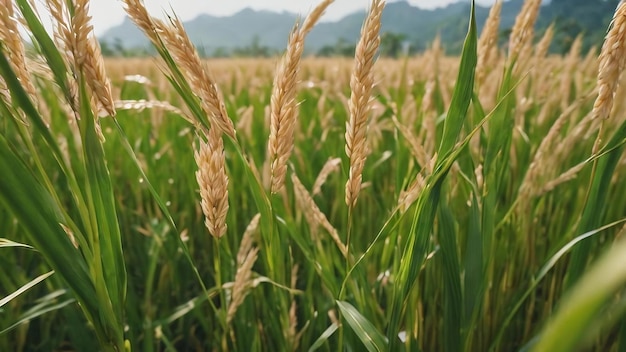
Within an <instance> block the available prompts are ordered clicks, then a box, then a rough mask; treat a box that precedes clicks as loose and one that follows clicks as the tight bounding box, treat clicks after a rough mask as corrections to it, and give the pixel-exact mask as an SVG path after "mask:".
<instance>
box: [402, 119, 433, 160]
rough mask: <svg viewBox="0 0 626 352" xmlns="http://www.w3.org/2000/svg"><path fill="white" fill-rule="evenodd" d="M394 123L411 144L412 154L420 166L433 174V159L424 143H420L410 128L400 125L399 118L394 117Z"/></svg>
mask: <svg viewBox="0 0 626 352" xmlns="http://www.w3.org/2000/svg"><path fill="white" fill-rule="evenodd" d="M392 121H393V123H394V124H395V125H396V129H397V130H398V131H399V132H400V134H401V135H402V136H403V137H404V139H406V141H407V142H408V143H409V150H410V151H411V154H412V155H413V157H414V158H415V160H416V161H417V163H418V164H419V165H420V167H422V168H425V169H427V170H428V172H431V171H432V170H431V169H430V168H429V166H430V160H431V157H430V156H429V155H428V152H426V149H425V148H424V146H423V145H422V143H420V141H419V140H418V138H417V137H416V136H415V134H413V132H412V131H411V129H410V128H409V127H408V126H405V125H403V124H402V123H400V121H398V118H397V117H395V116H392Z"/></svg>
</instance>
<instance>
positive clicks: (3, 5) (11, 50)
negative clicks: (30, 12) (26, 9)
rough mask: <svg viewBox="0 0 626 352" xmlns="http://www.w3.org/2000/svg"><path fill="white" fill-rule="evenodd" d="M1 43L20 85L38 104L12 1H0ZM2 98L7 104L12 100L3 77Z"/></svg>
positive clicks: (0, 88) (1, 83)
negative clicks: (9, 97)
mask: <svg viewBox="0 0 626 352" xmlns="http://www.w3.org/2000/svg"><path fill="white" fill-rule="evenodd" d="M0 42H1V43H2V44H3V50H4V53H5V55H6V56H7V58H8V59H9V63H10V64H11V66H12V68H13V71H15V74H16V75H17V78H18V79H19V81H20V84H21V85H22V87H24V90H25V91H26V93H28V95H29V96H30V98H31V99H32V101H33V102H37V91H36V90H35V86H34V85H33V83H32V81H31V79H30V75H29V73H28V69H27V68H26V56H25V51H24V43H23V42H22V39H21V36H20V34H19V31H18V17H17V13H16V12H15V9H14V5H13V1H12V0H0ZM0 97H3V98H4V99H5V101H7V102H8V101H9V100H10V99H8V91H7V88H6V85H5V84H4V81H3V79H2V78H1V77H0Z"/></svg>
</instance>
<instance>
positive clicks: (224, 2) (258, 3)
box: [90, 0, 494, 34]
mask: <svg viewBox="0 0 626 352" xmlns="http://www.w3.org/2000/svg"><path fill="white" fill-rule="evenodd" d="M144 1H145V4H146V7H148V10H149V11H150V13H151V14H153V15H155V16H161V15H162V14H163V11H164V10H167V11H169V10H170V8H173V9H174V11H175V12H176V14H178V16H179V17H180V18H181V19H182V20H184V21H186V20H190V19H193V18H195V17H196V16H198V15H199V14H201V13H208V14H211V15H216V16H225V15H231V14H233V13H235V12H237V11H240V10H242V9H244V8H246V7H251V8H253V9H256V10H272V11H289V12H294V13H297V14H302V15H305V14H307V13H308V12H309V11H310V10H311V9H312V8H313V7H314V6H315V5H316V4H318V3H319V1H320V0H144ZM388 1H390V0H388ZM391 1H393V0H391ZM459 1H466V2H468V3H469V1H470V0H409V3H411V4H412V5H414V6H419V7H421V8H429V9H432V8H435V7H439V6H445V5H448V4H450V3H453V2H459ZM493 2H494V0H477V3H479V4H482V5H486V4H492V3H493ZM90 3H91V15H92V16H93V25H94V29H95V32H96V34H101V33H102V32H104V31H106V30H107V29H108V28H109V27H112V26H115V25H118V24H120V23H121V22H122V21H123V19H124V16H125V12H124V10H123V8H122V1H121V0H91V2H90ZM369 3H370V1H369V0H335V2H334V3H332V4H331V5H330V7H329V8H328V10H327V11H326V14H325V15H324V17H323V18H322V20H337V19H340V18H341V17H343V16H345V15H347V14H349V13H351V12H354V11H357V10H362V9H365V8H366V7H367V6H368V4H369Z"/></svg>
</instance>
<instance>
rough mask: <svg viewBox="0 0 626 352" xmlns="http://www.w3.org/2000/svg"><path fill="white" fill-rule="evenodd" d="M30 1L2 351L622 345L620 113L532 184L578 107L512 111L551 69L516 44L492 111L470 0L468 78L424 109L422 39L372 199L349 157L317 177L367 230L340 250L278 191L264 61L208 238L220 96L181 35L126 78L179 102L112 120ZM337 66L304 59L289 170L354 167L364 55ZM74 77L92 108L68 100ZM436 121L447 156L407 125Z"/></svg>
mask: <svg viewBox="0 0 626 352" xmlns="http://www.w3.org/2000/svg"><path fill="white" fill-rule="evenodd" d="M18 4H19V8H20V11H21V13H22V15H23V17H24V18H25V20H26V22H27V24H28V27H29V29H30V32H31V34H32V38H33V41H34V44H35V45H34V50H37V51H38V54H40V57H41V58H42V59H43V60H45V62H46V64H47V65H48V66H49V68H50V72H48V73H47V75H45V76H44V75H42V74H41V73H34V74H33V78H34V82H35V83H36V85H37V87H38V89H39V90H40V91H39V94H38V95H37V96H36V97H35V98H36V100H35V101H33V100H32V97H30V96H29V95H28V94H27V93H26V92H25V91H24V88H23V87H22V85H21V82H20V80H19V79H18V78H17V77H16V75H15V73H14V72H13V70H12V68H11V65H10V62H9V61H8V58H7V55H6V54H5V52H4V51H2V54H1V55H0V75H1V77H2V80H3V82H5V83H6V85H7V87H8V88H9V91H10V100H9V101H6V100H4V98H0V116H1V117H0V170H2V171H3V175H2V177H0V228H1V229H2V238H1V239H0V251H1V252H2V253H1V254H2V255H0V267H1V268H3V269H1V270H2V273H1V275H0V292H2V297H0V350H11V351H13V350H14V351H30V350H41V349H44V350H61V349H66V348H70V349H74V350H93V349H101V350H110V351H122V350H131V349H134V350H139V351H147V352H149V351H161V350H168V351H174V350H180V351H186V350H224V351H225V350H232V351H289V350H291V351H295V350H310V351H317V350H320V351H337V350H340V351H360V350H368V351H387V350H390V351H419V350H424V351H431V350H442V349H443V350H449V351H487V350H491V351H500V350H506V351H509V350H519V349H520V348H522V349H524V348H525V349H531V348H535V349H536V350H537V351H553V350H556V349H559V350H572V349H574V348H576V347H577V346H579V343H584V344H585V346H588V347H590V348H596V349H600V348H602V349H603V350H604V349H606V350H610V349H611V348H612V349H618V348H623V347H624V341H626V340H625V339H626V329H625V328H624V323H623V314H620V313H623V312H624V311H625V310H626V309H625V307H626V303H625V300H624V298H623V294H624V291H623V287H624V282H626V275H625V274H624V270H623V268H624V267H626V265H625V263H624V259H623V258H625V256H624V253H626V248H625V245H624V241H623V240H622V241H619V242H615V241H614V240H613V238H614V236H615V235H616V234H618V233H622V234H623V231H624V230H623V229H624V228H623V227H622V230H619V227H621V226H623V223H624V221H625V219H623V218H624V214H626V193H625V192H626V190H624V188H623V186H621V184H620V183H619V181H617V182H616V180H619V178H620V177H622V178H623V176H624V175H623V174H624V172H625V171H626V170H625V168H624V165H623V160H624V159H623V158H624V153H623V151H624V150H623V149H624V143H625V142H626V122H620V123H618V124H616V127H617V128H610V129H609V128H607V129H603V130H602V133H604V134H605V136H603V138H602V139H601V142H600V144H598V149H597V150H598V151H597V153H595V154H593V152H592V151H593V149H592V148H593V145H594V138H588V139H585V140H580V141H578V143H576V144H574V145H572V147H571V148H570V150H568V151H567V153H566V154H565V155H563V160H562V161H561V160H559V162H563V165H553V167H554V168H555V169H556V168H559V170H560V167H564V166H566V165H568V163H570V162H576V163H578V162H584V165H585V168H584V169H583V170H582V171H581V172H580V173H579V174H578V175H577V177H578V178H577V179H574V180H571V181H569V182H567V183H563V184H561V185H560V186H558V187H557V188H556V189H555V190H552V191H549V192H545V193H542V194H540V195H532V196H529V197H528V198H522V197H524V196H527V195H524V194H522V192H520V186H521V183H522V182H523V179H524V175H525V173H526V172H527V171H528V169H529V167H530V164H531V162H532V156H533V155H534V154H535V152H536V151H537V149H538V146H539V145H540V144H541V142H542V141H543V140H544V137H545V136H546V135H547V133H548V131H549V130H550V128H551V124H552V122H553V121H554V120H555V119H556V118H557V117H558V115H559V114H560V113H561V111H560V110H559V109H558V108H555V109H554V111H553V110H550V111H549V113H548V115H547V116H544V117H542V118H543V119H544V121H543V122H541V121H540V119H539V111H543V110H541V104H542V103H543V102H542V101H537V102H531V103H530V104H529V105H530V107H529V108H527V109H526V110H524V114H523V116H521V117H520V115H518V114H517V113H518V112H519V111H520V109H521V108H522V107H521V106H520V105H521V104H520V100H519V97H520V96H523V97H526V96H528V95H531V96H532V95H533V94H534V93H536V92H532V89H534V88H535V87H538V85H537V82H533V81H531V80H530V79H529V78H528V77H519V76H518V75H517V74H516V71H515V66H514V65H515V63H514V62H509V63H508V64H507V65H506V67H505V68H504V70H503V72H502V77H501V78H500V80H499V83H498V85H497V86H495V88H496V89H494V90H493V91H494V92H495V93H494V95H495V96H494V97H493V98H494V100H495V103H494V104H493V106H492V107H490V108H489V109H488V110H487V109H486V108H485V106H486V104H487V103H486V102H481V97H479V94H478V90H479V89H480V88H481V87H475V85H474V70H475V66H476V61H477V48H476V46H477V36H478V28H477V18H478V17H479V16H478V15H479V14H478V13H477V12H475V10H477V8H476V9H475V8H474V7H472V9H471V11H470V12H469V15H470V18H469V30H466V29H467V27H466V25H467V22H468V21H467V16H468V12H464V17H463V18H464V22H463V27H464V31H465V32H466V37H465V41H464V42H463V46H462V55H461V57H460V60H459V62H458V66H457V63H454V66H451V67H454V69H458V74H456V81H455V85H454V88H453V89H448V87H447V84H448V83H447V82H446V81H445V79H444V77H446V76H445V74H444V73H441V72H438V73H437V74H438V75H439V76H437V77H435V78H434V79H436V80H437V81H438V82H437V84H435V85H433V87H432V89H433V90H434V92H433V97H434V98H433V100H434V102H433V103H432V107H431V108H430V110H428V111H420V112H419V113H418V112H417V111H418V110H419V109H420V106H421V105H422V104H425V102H424V100H425V98H424V94H425V93H424V91H425V90H426V85H427V83H428V82H425V81H424V77H422V76H428V74H430V72H417V73H416V72H412V70H413V66H411V65H412V63H411V62H409V60H408V59H406V61H404V62H403V63H402V66H401V67H400V68H399V69H398V68H393V69H395V70H396V71H395V72H394V74H393V75H390V76H381V77H384V78H386V79H385V80H381V81H380V84H378V85H377V87H376V88H375V91H374V93H375V94H376V100H375V102H373V105H374V106H376V109H375V110H374V112H372V116H371V119H370V121H369V124H370V127H371V130H370V131H371V133H370V137H369V138H371V140H370V141H371V142H372V143H371V153H370V155H369V156H368V162H367V165H366V168H365V171H364V175H363V178H364V181H365V184H364V185H365V186H364V188H363V189H362V191H361V196H360V197H361V198H360V199H359V203H358V205H357V206H356V207H355V208H354V209H351V210H348V208H347V206H346V205H345V202H344V197H343V192H344V185H345V181H346V179H347V175H346V174H345V171H344V172H343V173H342V172H337V173H332V174H330V175H329V176H328V179H327V180H326V183H324V184H323V186H322V188H321V189H320V191H319V193H317V194H314V195H312V198H313V201H314V202H315V204H316V205H317V207H318V208H319V209H320V211H321V212H322V213H323V214H324V215H325V217H326V218H327V219H328V221H329V223H330V224H331V225H332V226H333V227H334V228H335V229H336V230H337V235H338V236H339V240H340V241H342V242H344V243H345V242H346V240H347V238H348V234H350V248H349V253H347V255H345V256H344V255H343V254H342V252H341V251H340V250H339V249H338V247H337V245H336V244H335V242H334V241H333V240H332V239H331V238H330V236H329V235H328V232H327V230H328V229H324V228H320V227H319V226H314V225H312V224H311V223H310V222H309V221H308V220H307V216H308V215H310V214H309V213H307V211H306V210H305V209H302V208H301V207H300V206H298V205H297V202H296V194H295V190H294V187H293V185H292V184H291V183H290V182H287V185H286V190H285V192H284V193H283V194H277V195H271V194H269V192H268V190H267V189H266V187H265V185H264V181H265V180H264V177H263V171H262V170H263V166H264V164H265V162H266V160H265V154H266V143H267V139H268V137H267V136H268V134H269V128H268V126H267V124H266V123H265V118H266V109H267V107H268V106H270V103H271V102H270V95H271V89H272V87H271V84H270V82H271V73H268V72H264V71H263V69H262V66H261V65H259V67H235V68H234V69H232V70H233V72H235V73H233V74H232V76H228V77H229V78H228V79H223V80H221V81H220V88H221V90H222V92H223V95H224V97H225V103H226V109H227V110H228V113H229V114H230V116H232V118H233V120H234V123H235V124H236V125H238V126H239V127H238V129H237V134H236V138H229V137H225V140H224V144H225V153H226V169H227V173H228V176H229V182H230V183H229V203H230V209H229V213H228V218H227V223H228V232H227V234H226V235H225V236H224V237H223V238H221V239H219V240H218V239H214V238H212V237H211V236H210V235H209V234H208V232H207V230H206V228H205V226H204V218H203V215H202V210H201V208H200V204H199V203H200V199H199V195H198V191H197V189H198V185H197V182H196V179H195V174H194V173H195V171H196V169H197V165H196V164H195V161H194V158H193V154H194V150H195V145H196V144H197V142H198V133H200V132H199V131H200V130H201V129H203V128H208V127H210V120H209V116H207V114H206V112H205V111H204V110H203V109H202V106H201V101H200V100H199V98H198V96H197V95H196V94H195V93H194V92H193V91H192V89H191V85H190V84H189V82H188V81H187V80H186V79H185V75H184V74H183V72H182V71H181V69H180V67H179V66H178V63H177V62H176V61H175V60H174V59H173V58H172V56H171V55H170V53H169V52H168V51H167V49H166V48H165V46H163V45H160V44H159V43H157V45H156V46H155V48H153V49H152V50H154V51H155V52H157V53H158V54H159V56H160V59H159V60H161V61H160V66H159V69H160V70H155V72H153V73H152V75H151V76H150V77H148V78H150V79H151V80H153V82H163V83H165V84H155V83H152V84H140V83H138V82H131V81H121V80H116V81H115V82H114V84H115V86H116V88H117V89H118V90H119V98H120V99H121V100H123V101H124V100H135V101H136V100H141V99H151V100H158V101H167V102H168V103H170V104H171V105H172V106H175V107H177V109H178V110H174V109H170V110H167V109H166V110H165V111H151V110H149V109H146V110H144V111H135V110H132V109H128V110H126V109H120V110H119V111H118V114H117V116H116V117H115V118H112V117H104V118H98V117H96V116H95V115H94V112H93V111H92V110H91V104H90V101H89V91H88V89H87V87H86V82H85V80H86V78H85V74H84V72H80V71H78V72H74V71H73V70H72V69H70V68H69V67H67V66H66V64H65V61H64V60H63V55H64V53H61V52H59V51H58V49H57V47H56V46H55V45H54V42H53V41H52V39H51V38H50V37H49V36H48V34H47V33H46V32H45V30H44V29H43V26H41V23H40V22H39V21H38V19H37V17H36V16H35V14H34V12H33V11H32V9H31V8H30V6H29V2H28V1H26V0H20V1H18ZM463 8H465V7H463ZM397 33H399V32H393V31H390V32H387V34H384V35H383V43H386V44H384V45H383V47H382V51H383V53H387V54H389V55H391V56H394V55H396V54H398V52H397V50H398V46H397V44H398V43H399V42H401V41H403V40H404V39H405V38H403V36H402V35H399V34H397ZM343 44H346V42H344V43H343ZM343 44H342V45H343ZM253 45H256V46H257V49H259V47H261V45H260V43H259V42H257V43H256V44H254V43H253ZM255 50H256V49H255ZM352 50H353V49H352ZM336 63H337V65H340V64H342V63H345V62H343V61H342V60H337V61H334V62H333V64H332V65H329V66H332V67H324V68H323V69H318V71H315V69H313V68H311V67H312V66H306V67H303V69H302V72H301V74H302V76H303V77H306V78H305V79H307V80H311V82H312V84H311V85H310V86H309V87H301V88H300V91H299V94H298V97H297V99H298V102H299V116H300V123H299V125H298V126H297V127H296V142H295V146H294V152H293V157H292V158H291V159H290V162H291V164H290V169H289V173H290V174H295V175H297V177H298V178H299V179H300V180H301V181H302V183H303V184H304V185H305V188H307V189H309V190H311V189H312V186H313V185H314V184H315V181H316V178H317V176H318V174H319V173H320V171H321V170H322V167H323V165H324V164H325V163H326V162H327V160H329V159H331V158H339V159H340V160H341V162H342V163H343V166H344V169H345V165H347V158H346V156H345V153H344V144H345V137H344V134H345V127H344V126H345V122H346V120H347V119H348V111H347V110H348V109H347V107H346V105H347V99H346V97H347V96H349V91H348V89H349V77H348V76H349V75H345V76H347V77H344V78H340V77H339V76H341V75H343V74H344V73H346V72H347V71H340V70H335V67H334V66H335V64H336ZM377 64H378V65H381V64H389V65H391V64H398V61H394V60H389V61H384V60H381V61H379V62H378V63H377ZM272 65H273V62H272ZM391 68H392V67H391V66H388V67H381V68H379V69H381V70H385V69H391ZM126 73H127V72H124V74H126ZM455 73H456V72H455ZM159 75H163V76H164V78H163V77H161V76H159ZM160 77H161V78H160ZM390 77H391V78H392V79H389V78H390ZM376 79H378V77H376ZM70 80H73V81H70ZM264 80H267V82H266V81H264ZM451 80H454V77H452V78H451ZM258 81H262V82H261V83H259V82H258ZM388 81H389V82H388ZM377 82H378V81H377ZM72 84H75V85H76V87H77V90H76V91H73V90H72V88H70V87H72V86H73V85H72ZM168 84H169V86H167V85H168ZM341 84H343V85H344V86H341ZM334 85H337V87H338V88H337V89H334V88H333V87H334ZM582 88H583V89H584V90H586V91H593V89H594V86H593V85H592V84H591V83H589V82H585V83H584V85H583V86H582ZM586 91H585V92H581V93H580V95H581V96H580V97H577V98H578V99H579V100H580V101H577V102H576V104H580V106H581V108H580V111H579V112H578V114H574V115H572V117H571V120H570V123H571V124H572V125H573V126H575V125H576V123H577V122H579V121H580V120H581V119H583V118H584V116H586V113H587V112H588V111H589V110H590V109H591V102H589V101H587V100H588V99H586V98H584V97H583V96H586V94H587V93H586ZM74 94H76V97H77V98H78V106H77V109H78V111H77V112H76V113H77V115H74V113H72V112H71V109H68V108H69V103H71V102H72V101H73V98H74V97H75V95H74ZM446 95H450V97H449V100H446V98H444V97H445V96H446ZM446 101H449V104H445V102H446ZM483 103H485V105H483ZM446 105H447V106H446ZM424 109H425V108H424ZM181 114H183V115H185V118H181V116H180V115H181ZM248 114H249V115H248ZM412 115H414V116H415V120H411V119H410V116H412ZM76 116H80V119H76ZM246 119H248V120H246ZM427 119H436V120H430V121H429V120H427ZM516 119H520V120H522V121H521V123H519V124H518V122H519V121H516ZM190 122H192V123H190ZM428 122H433V126H434V131H432V132H434V136H433V139H434V140H433V142H435V143H433V146H432V155H429V156H428V157H430V158H432V163H431V164H432V165H429V164H428V163H426V164H423V163H422V161H421V159H419V158H418V157H416V155H414V151H412V150H411V149H412V148H416V147H415V146H414V145H411V141H410V140H409V139H410V138H409V137H410V134H408V133H407V134H404V133H402V132H407V131H403V130H402V129H407V130H408V131H409V132H411V133H412V134H414V135H424V134H426V133H428V131H427V130H426V127H424V126H425V125H426V124H427V123H428ZM97 123H100V124H101V126H102V133H103V136H104V137H105V140H104V141H103V140H102V139H101V138H100V136H99V135H98V125H97ZM606 123H607V124H608V123H609V122H606ZM381 126H382V127H381ZM572 128H573V127H572ZM568 131H569V130H568ZM565 133H566V132H565V131H564V132H563V134H565ZM594 137H595V136H594ZM604 137H606V138H604ZM602 141H606V142H602ZM418 147H419V146H418ZM422 164H423V165H422ZM551 167H552V165H551ZM418 177H422V178H423V180H424V182H423V185H422V187H421V188H419V189H418V190H419V192H418V193H417V194H416V198H415V200H414V201H413V202H411V203H409V204H406V205H407V207H406V208H403V207H402V206H400V205H399V203H401V202H399V199H401V195H402V193H403V192H404V191H406V190H407V189H408V188H409V185H410V184H412V182H413V181H414V180H416V178H418ZM537 182H539V181H537ZM520 204H524V207H521V205H520ZM256 214H260V223H259V225H258V229H257V230H256V231H255V232H253V233H252V238H253V242H254V246H255V247H257V248H259V253H258V255H259V257H258V259H257V261H256V262H255V263H254V265H252V269H251V274H250V275H251V279H250V281H249V282H247V286H246V289H247V291H246V293H247V296H246V297H245V298H244V299H243V301H242V303H241V305H240V306H239V307H238V309H237V310H236V312H235V313H234V315H232V316H230V317H229V308H230V305H231V303H232V299H233V291H234V286H235V285H236V279H237V277H238V274H240V268H241V264H240V263H239V261H240V260H241V259H240V258H241V253H239V251H240V249H241V247H242V241H243V238H242V237H243V233H244V232H245V231H246V228H247V227H248V224H249V223H250V221H251V219H253V218H254V217H255V215H256ZM607 224H608V225H607ZM620 231H621V232H620ZM596 258H599V259H596ZM231 313H232V312H231Z"/></svg>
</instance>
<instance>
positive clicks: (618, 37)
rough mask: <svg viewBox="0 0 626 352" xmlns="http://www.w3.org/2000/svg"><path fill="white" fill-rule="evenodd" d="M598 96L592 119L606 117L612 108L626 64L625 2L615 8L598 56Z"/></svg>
mask: <svg viewBox="0 0 626 352" xmlns="http://www.w3.org/2000/svg"><path fill="white" fill-rule="evenodd" d="M598 62H599V68H598V81H597V87H598V97H597V98H596V101H595V102H594V104H593V112H592V118H593V119H604V120H606V119H608V118H609V115H610V114H611V109H612V108H613V100H614V99H615V92H616V91H617V87H618V85H619V80H620V77H621V75H622V71H623V70H624V65H625V64H626V2H624V1H621V2H620V3H619V5H618V6H617V9H616V10H615V14H614V15H613V20H612V21H611V25H610V27H609V31H608V33H607V35H606V38H605V40H604V44H602V52H601V53H600V57H599V58H598Z"/></svg>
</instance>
